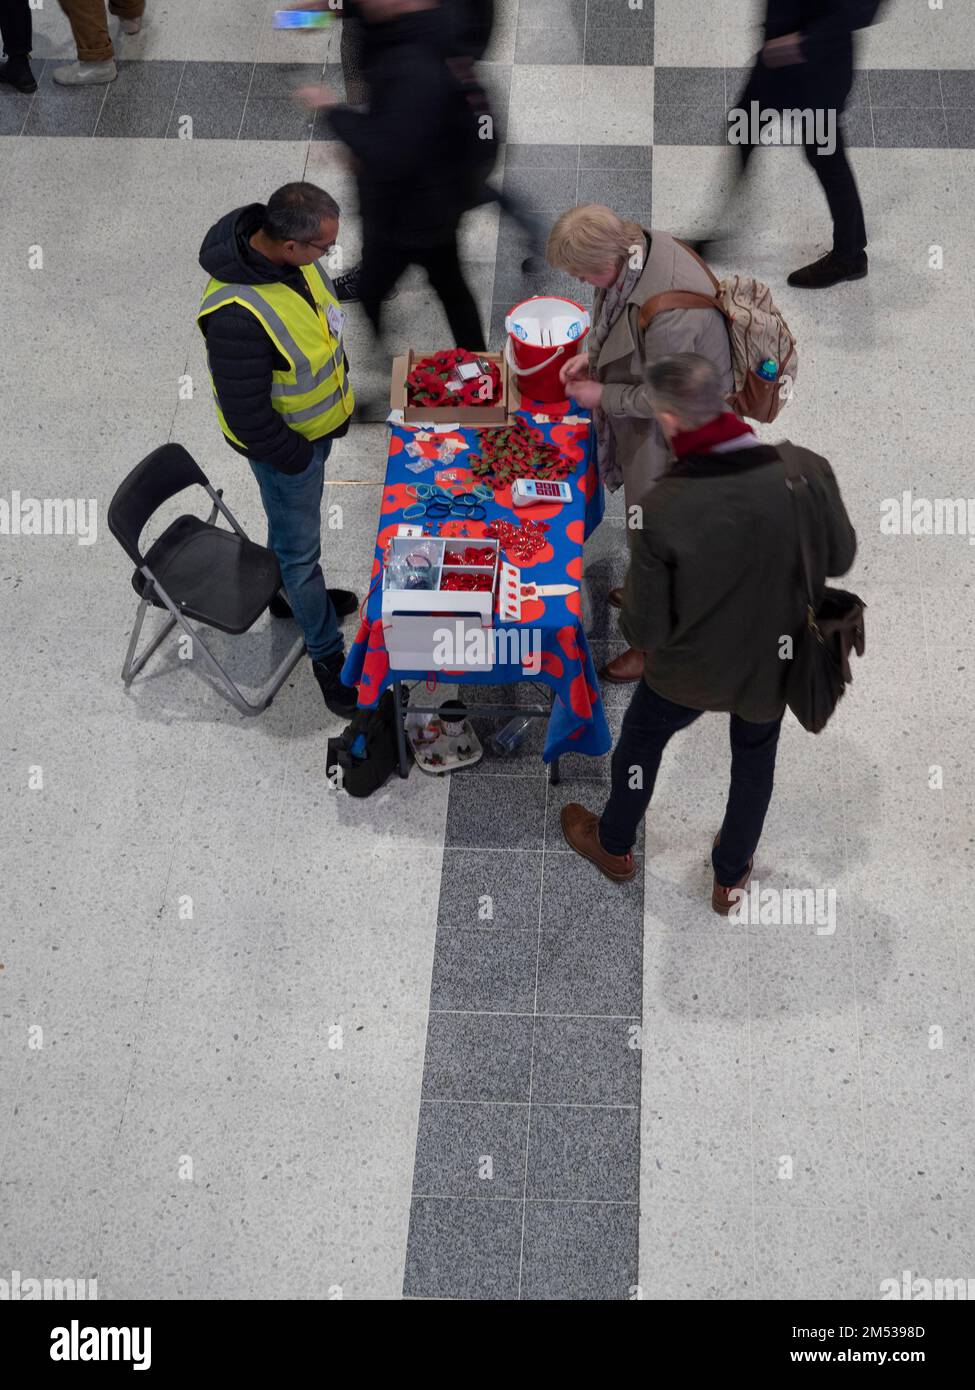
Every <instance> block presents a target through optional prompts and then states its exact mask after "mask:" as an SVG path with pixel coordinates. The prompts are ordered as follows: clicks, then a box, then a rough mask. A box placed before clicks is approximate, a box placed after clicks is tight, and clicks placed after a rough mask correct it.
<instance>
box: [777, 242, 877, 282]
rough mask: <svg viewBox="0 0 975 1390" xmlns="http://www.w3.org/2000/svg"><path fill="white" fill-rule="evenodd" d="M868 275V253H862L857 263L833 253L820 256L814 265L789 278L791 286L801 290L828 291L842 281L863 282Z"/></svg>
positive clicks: (796, 272) (806, 266) (794, 273)
mask: <svg viewBox="0 0 975 1390" xmlns="http://www.w3.org/2000/svg"><path fill="white" fill-rule="evenodd" d="M866 273H867V253H866V251H862V252H861V253H860V255H859V256H857V258H856V260H855V261H844V260H841V259H840V257H839V256H837V255H836V254H835V252H833V251H829V252H827V254H826V255H825V256H820V258H819V260H818V261H813V263H812V265H804V266H803V267H802V269H801V270H794V271H793V272H792V274H791V275H790V276H789V284H790V285H794V286H795V287H796V288H797V289H801V290H828V289H829V287H830V286H831V285H838V284H839V283H840V282H841V281H842V280H862V279H863V278H864V277H865V275H866Z"/></svg>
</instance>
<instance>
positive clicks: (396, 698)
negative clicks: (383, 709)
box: [393, 681, 410, 777]
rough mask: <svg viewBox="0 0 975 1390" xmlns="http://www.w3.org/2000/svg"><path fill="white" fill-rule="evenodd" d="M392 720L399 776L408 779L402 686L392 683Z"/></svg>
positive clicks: (398, 683) (408, 766)
mask: <svg viewBox="0 0 975 1390" xmlns="http://www.w3.org/2000/svg"><path fill="white" fill-rule="evenodd" d="M393 718H394V719H395V721H396V747H397V750H398V752H399V775H400V776H401V777H409V775H410V762H409V757H408V756H407V752H406V731H405V729H404V728H403V686H402V683H401V682H400V681H393Z"/></svg>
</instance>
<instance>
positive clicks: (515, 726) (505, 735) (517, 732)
mask: <svg viewBox="0 0 975 1390" xmlns="http://www.w3.org/2000/svg"><path fill="white" fill-rule="evenodd" d="M530 725H531V719H530V718H529V717H528V716H527V715H524V714H516V715H515V717H514V719H509V720H508V722H507V724H505V726H504V728H503V729H499V730H498V731H497V733H496V734H494V735H493V736H492V738H491V746H492V748H493V749H494V751H495V752H496V753H500V754H501V755H502V756H505V755H507V754H509V753H513V752H514V751H515V749H516V748H520V747H521V745H522V744H523V743H524V741H525V735H526V734H527V733H528V729H529V726H530Z"/></svg>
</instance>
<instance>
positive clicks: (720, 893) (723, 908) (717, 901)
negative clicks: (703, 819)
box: [711, 831, 755, 917]
mask: <svg viewBox="0 0 975 1390" xmlns="http://www.w3.org/2000/svg"><path fill="white" fill-rule="evenodd" d="M720 839H721V832H720V831H719V832H718V834H717V835H715V837H714V840H713V842H712V845H711V848H712V849H713V848H714V846H715V845H716V844H717V843H718V842H719V840H720ZM754 862H755V861H754V859H749V861H748V868H747V869H746V870H745V872H744V875H743V876H742V877H741V878H740V879H739V880H738V882H737V883H733V884H732V885H731V887H730V888H726V887H725V886H724V884H723V883H719V882H718V880H717V879H715V880H714V886H713V887H712V889H711V906H712V907H713V908H714V910H715V912H717V913H719V914H720V915H721V916H722V917H727V915H728V913H729V912H730V911H731V909H732V907H734V906H736V903H737V901H740V899H738V900H736V903H733V902H732V901H731V895H732V893H735V892H737V891H738V890H739V889H740V890H741V891H742V892H744V890H745V889H746V888H747V887H748V880H749V879H750V878H751V876H752V865H753V864H754Z"/></svg>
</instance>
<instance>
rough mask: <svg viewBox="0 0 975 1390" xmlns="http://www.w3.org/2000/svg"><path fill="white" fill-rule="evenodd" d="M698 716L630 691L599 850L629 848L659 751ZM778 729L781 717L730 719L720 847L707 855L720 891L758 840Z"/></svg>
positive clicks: (643, 686)
mask: <svg viewBox="0 0 975 1390" xmlns="http://www.w3.org/2000/svg"><path fill="white" fill-rule="evenodd" d="M702 714H703V710H699V709H688V708H687V707H686V706H685V705H675V704H674V702H673V701H672V700H665V699H664V697H663V696H662V695H657V694H656V693H655V692H654V691H652V690H651V689H650V687H649V686H648V685H647V683H646V681H643V680H641V681H640V682H639V684H638V685H637V688H636V690H635V691H634V694H633V699H632V700H631V701H630V706H629V709H628V710H627V711H626V714H625V715H624V716H623V728H622V729H621V731H620V737H619V742H618V743H617V745H616V747H615V749H614V750H613V764H612V774H613V781H612V790H611V791H610V797H609V800H608V801H607V803H606V808H605V810H604V811H603V814H602V818H601V820H600V822H599V841H600V844H601V845H602V847H603V849H605V850H608V851H609V853H610V854H628V853H629V852H630V850H631V849H632V848H633V842H634V841H635V840H636V832H637V827H638V826H639V824H640V822H641V820H642V819H643V817H644V816H645V815H646V812H647V807H648V806H649V805H650V798H651V797H652V796H653V788H654V783H655V782H656V780H657V770H658V769H659V767H660V759H661V756H662V754H663V751H664V749H665V748H666V746H667V744H668V743H669V742H670V739H671V738H672V737H673V735H674V734H676V733H677V732H678V730H680V729H686V728H687V726H688V724H693V723H694V720H695V719H700V717H701V715H702ZM781 726H782V720H781V718H779V719H775V720H773V721H772V722H771V723H770V724H751V723H749V722H748V721H747V720H745V719H739V717H738V715H737V714H733V715H732V716H731V790H730V791H729V793H728V805H727V808H726V810H725V815H724V823H723V825H722V826H721V841H720V843H719V844H717V845H715V847H714V849H713V850H712V851H711V864H712V866H713V868H714V876H715V878H716V879H717V880H718V882H719V883H720V884H722V885H723V886H724V887H726V888H730V887H731V886H732V885H733V884H736V883H738V882H739V880H740V879H741V878H742V877H743V876H744V873H745V870H746V869H747V868H748V861H749V860H750V859H751V857H752V855H753V854H754V853H755V850H756V848H757V847H758V842H759V840H760V839H761V835H762V826H763V825H764V824H765V813H766V811H767V810H768V806H769V802H770V801H771V800H772V783H773V779H774V776H775V754H776V750H777V749H778V745H779V729H780V728H781ZM634 768H639V769H640V770H641V772H642V777H641V778H640V779H639V780H640V781H641V785H640V786H639V787H633V786H631V785H630V784H631V782H632V781H633V780H635V779H634V778H633V777H632V772H633V769H634Z"/></svg>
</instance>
